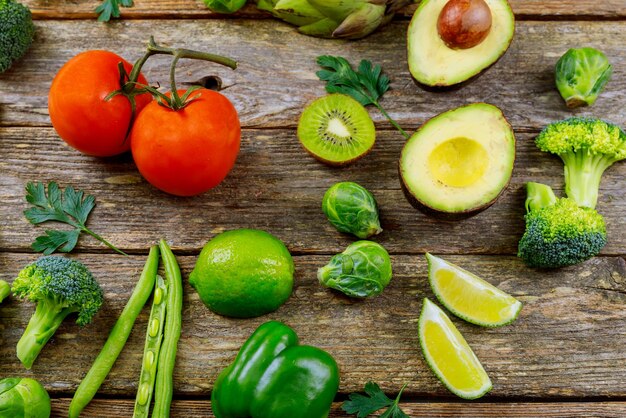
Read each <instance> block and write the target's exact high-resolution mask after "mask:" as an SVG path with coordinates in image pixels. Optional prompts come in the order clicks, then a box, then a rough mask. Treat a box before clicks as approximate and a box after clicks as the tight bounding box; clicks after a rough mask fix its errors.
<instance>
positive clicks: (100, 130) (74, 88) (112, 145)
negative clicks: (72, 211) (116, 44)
mask: <svg viewBox="0 0 626 418" xmlns="http://www.w3.org/2000/svg"><path fill="white" fill-rule="evenodd" d="M120 62H122V63H123V64H124V68H125V69H126V71H127V72H128V73H130V70H131V68H132V65H131V64H129V63H128V62H127V61H125V60H124V59H122V58H121V57H120V56H118V55H116V54H114V53H112V52H109V51H86V52H82V53H80V54H78V55H76V56H75V57H74V58H72V59H70V60H69V61H68V62H66V63H65V65H63V67H62V68H61V69H60V70H59V72H58V73H57V75H56V76H55V77H54V80H52V85H51V86H50V94H49V95H48V111H49V112H50V120H51V121H52V126H54V129H56V131H57V133H58V134H59V136H60V137H61V138H62V139H63V140H64V141H65V142H67V143H68V144H69V145H70V146H72V147H74V148H76V149H77V150H79V151H80V152H83V153H85V154H88V155H94V156H97V157H108V156H112V155H117V154H121V153H123V152H126V151H128V150H129V149H130V141H128V140H127V138H126V136H127V134H128V130H129V125H130V123H131V116H132V115H131V113H132V112H131V104H130V101H129V100H128V98H126V97H125V96H123V95H117V96H115V97H113V98H111V99H109V100H104V99H105V98H106V97H107V96H108V95H109V93H111V92H113V91H115V90H119V89H120V71H119V69H118V64H119V63H120ZM137 81H138V82H139V83H141V84H147V81H146V79H145V77H144V76H143V75H139V79H138V80H137ZM151 100H152V97H151V96H150V94H142V95H138V96H135V103H136V110H135V114H136V115H137V114H138V113H139V111H140V110H141V109H143V108H144V107H145V106H146V105H147V104H148V103H150V101H151Z"/></svg>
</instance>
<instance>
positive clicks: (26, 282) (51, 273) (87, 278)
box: [13, 256, 103, 325]
mask: <svg viewBox="0 0 626 418" xmlns="http://www.w3.org/2000/svg"><path fill="white" fill-rule="evenodd" d="M13 293H14V294H15V295H16V296H18V297H20V298H24V299H29V300H31V301H33V302H39V301H42V300H44V299H47V300H49V301H52V302H54V304H55V305H57V306H58V307H59V308H62V309H64V310H67V311H69V312H78V319H77V320H76V322H77V323H78V324H79V325H85V324H88V323H89V322H91V318H92V317H93V316H94V315H95V314H96V312H98V310H99V309H100V306H101V305H102V300H103V294H102V289H101V288H100V285H99V284H98V282H96V280H95V279H94V278H93V275H92V274H91V272H90V271H89V269H87V267H85V265H84V264H83V263H81V262H80V261H77V260H72V259H70V258H66V257H59V256H45V257H41V258H39V259H38V260H37V261H35V262H34V263H32V264H30V265H28V266H26V267H25V268H24V269H23V270H22V271H21V272H20V273H19V275H18V276H17V278H16V279H15V281H14V282H13ZM69 312H68V313H69Z"/></svg>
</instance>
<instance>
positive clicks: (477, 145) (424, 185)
mask: <svg viewBox="0 0 626 418" xmlns="http://www.w3.org/2000/svg"><path fill="white" fill-rule="evenodd" d="M514 160H515V136H514V134H513V130H512V129H511V126H510V125H509V123H508V122H507V121H506V119H505V118H504V115H503V114H502V112H501V111H500V109H498V108H497V107H495V106H493V105H490V104H487V103H476V104H471V105H468V106H463V107H460V108H457V109H453V110H450V111H448V112H445V113H442V114H440V115H438V116H435V117H434V118H432V119H431V120H429V121H428V122H426V123H425V124H424V125H423V126H422V127H421V128H420V129H419V130H418V131H417V132H416V133H415V134H413V136H412V137H411V138H410V139H409V140H408V141H407V142H406V144H405V145H404V149H403V150H402V155H401V157H400V165H399V169H400V177H401V180H402V185H403V187H404V190H405V193H406V194H407V196H408V197H409V201H411V203H413V204H414V205H415V206H416V207H417V208H418V209H421V210H424V211H425V212H426V213H428V214H431V215H435V216H440V217H443V218H449V219H456V218H463V217H467V216H471V215H474V214H476V213H478V212H480V211H481V210H483V209H486V208H487V207H489V206H490V205H491V204H493V203H494V202H495V200H496V199H497V198H498V196H499V195H500V193H501V192H502V191H503V190H504V188H505V187H506V185H507V184H508V182H509V180H510V178H511V174H512V172H513V162H514Z"/></svg>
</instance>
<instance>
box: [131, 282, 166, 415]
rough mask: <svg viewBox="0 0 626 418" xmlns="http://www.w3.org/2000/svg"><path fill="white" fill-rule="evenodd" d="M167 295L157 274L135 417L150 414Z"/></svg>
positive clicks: (164, 286)
mask: <svg viewBox="0 0 626 418" xmlns="http://www.w3.org/2000/svg"><path fill="white" fill-rule="evenodd" d="M166 297H167V286H166V285H165V281H163V278H162V277H161V276H158V275H157V279H156V286H155V288H154V296H153V297H152V309H151V311H150V319H149V320H148V331H147V332H146V344H145V347H144V350H143V361H142V362H141V373H140V374H139V384H138V385H137V397H136V398H135V410H134V412H133V418H148V416H149V415H150V401H151V400H152V393H153V390H154V381H155V380H156V370H157V360H158V358H159V351H160V350H161V342H162V341H163V325H164V323H165V312H166V309H165V307H166V305H167V304H166Z"/></svg>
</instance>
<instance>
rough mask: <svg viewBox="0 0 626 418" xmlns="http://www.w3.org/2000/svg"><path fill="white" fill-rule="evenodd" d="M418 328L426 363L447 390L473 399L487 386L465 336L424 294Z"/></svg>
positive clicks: (483, 371) (487, 380) (483, 391)
mask: <svg viewBox="0 0 626 418" xmlns="http://www.w3.org/2000/svg"><path fill="white" fill-rule="evenodd" d="M418 332H419V340H420V345H421V346H422V353H423V354H424V358H425V359H426V363H428V365H429V366H430V368H431V369H432V371H433V372H434V373H435V375H436V376H437V377H438V378H439V380H440V381H441V383H443V384H444V386H445V387H447V388H448V389H449V390H450V392H452V393H454V394H455V395H457V396H459V397H461V398H463V399H476V398H480V397H481V396H483V395H484V394H485V393H487V392H489V391H490V390H491V387H492V386H491V380H489V376H487V372H485V369H483V366H482V365H481V364H480V361H478V358H477V357H476V355H475V354H474V352H473V351H472V349H471V348H470V346H469V345H467V342H466V341H465V338H463V336H462V335H461V333H460V332H459V331H458V330H457V329H456V327H455V326H454V324H453V323H452V321H450V318H448V316H447V315H446V314H445V313H444V312H443V311H442V310H441V309H440V308H439V307H438V306H437V305H435V304H434V303H432V302H431V301H430V300H428V298H424V305H423V306H422V314H421V315H420V319H419V322H418Z"/></svg>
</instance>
